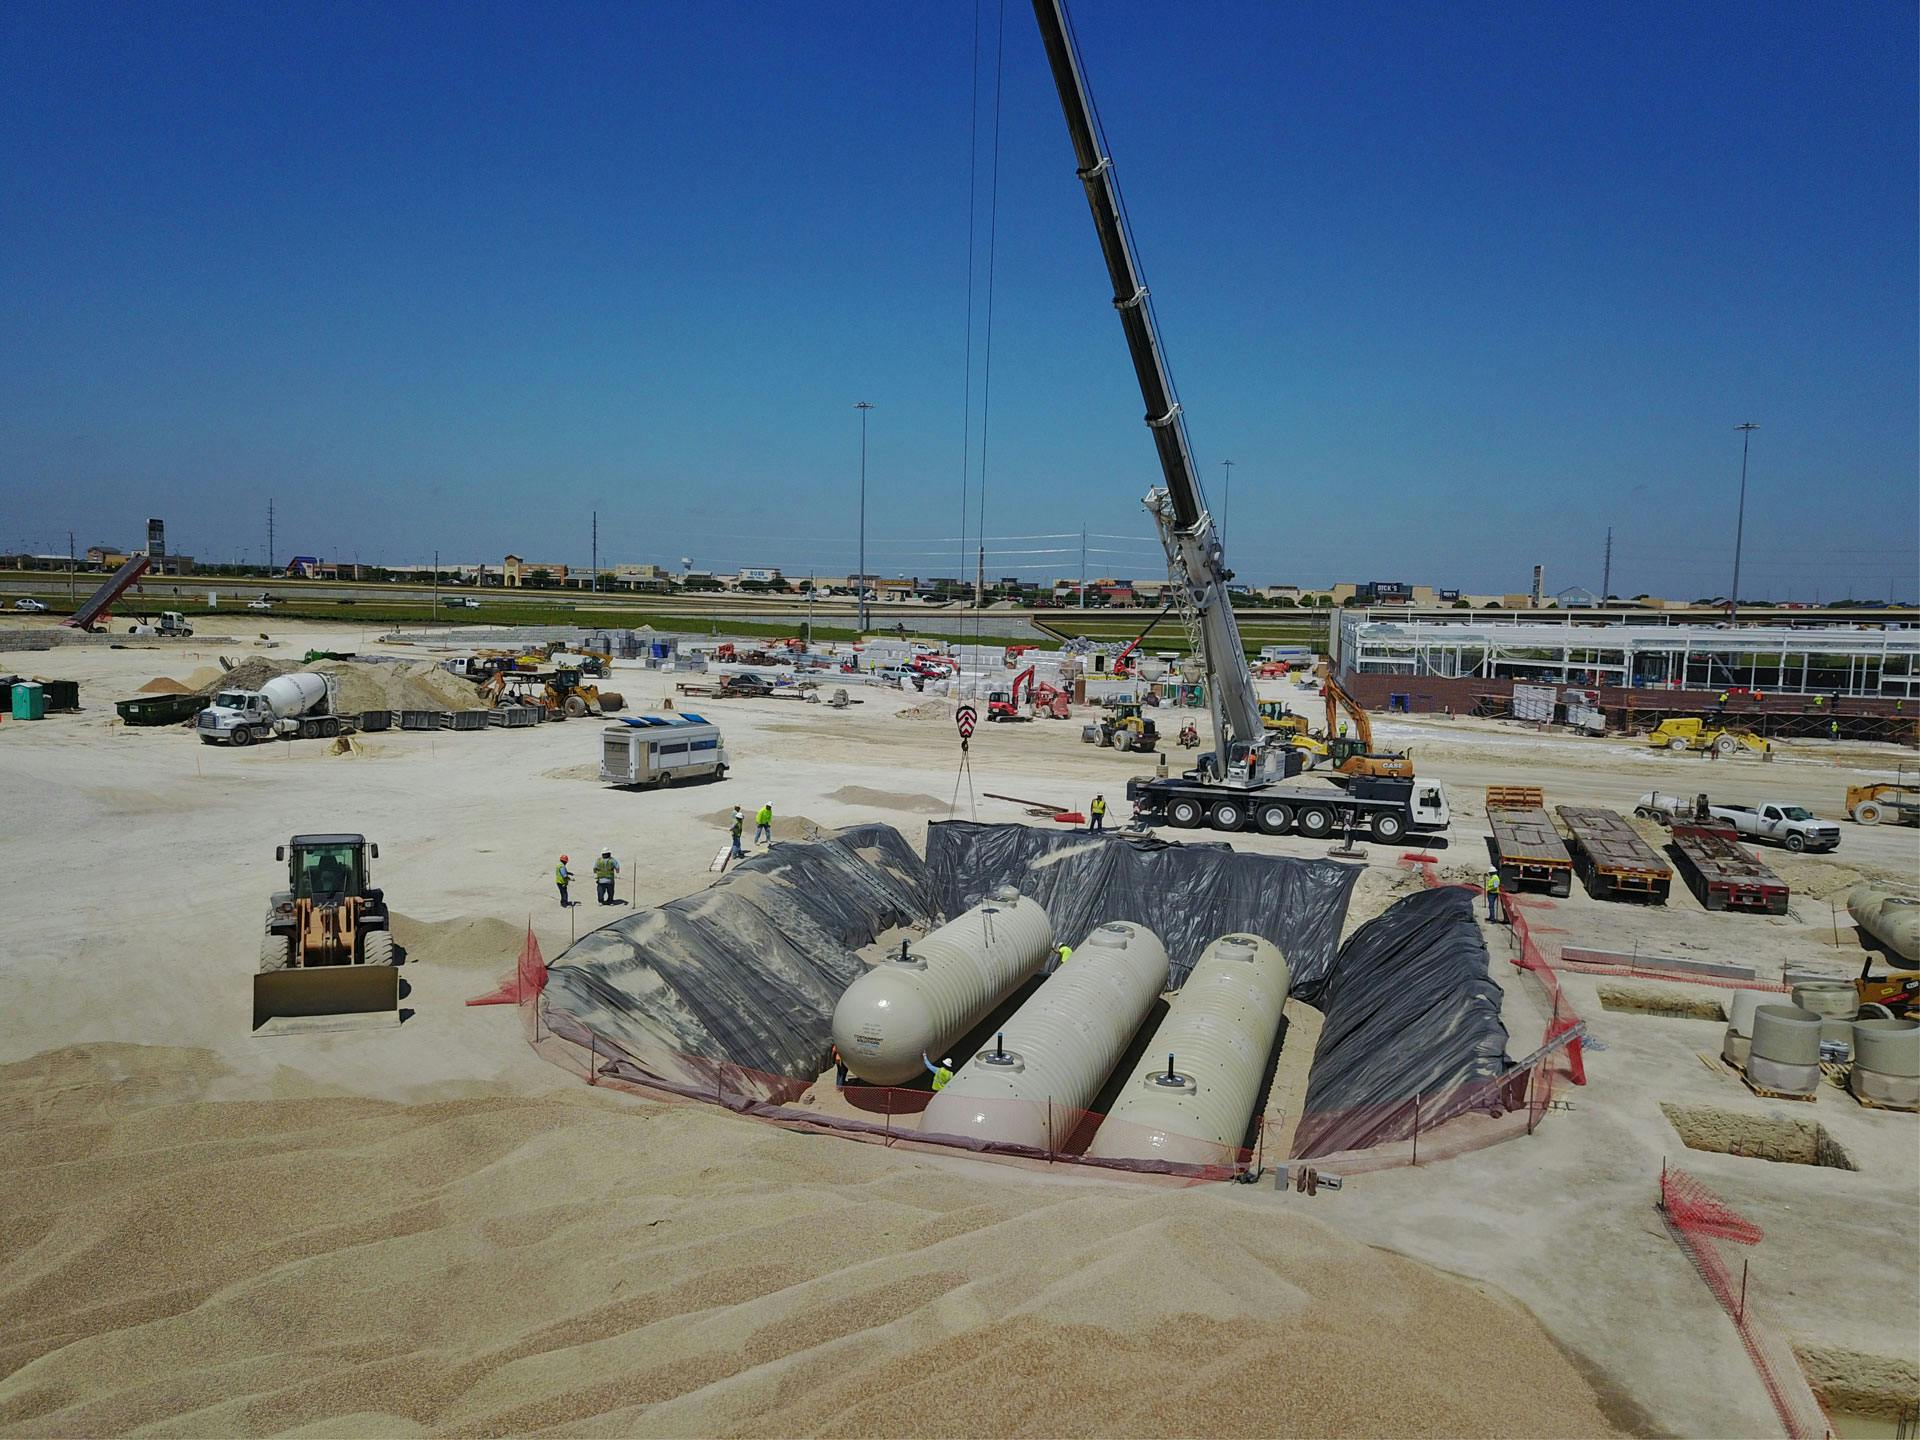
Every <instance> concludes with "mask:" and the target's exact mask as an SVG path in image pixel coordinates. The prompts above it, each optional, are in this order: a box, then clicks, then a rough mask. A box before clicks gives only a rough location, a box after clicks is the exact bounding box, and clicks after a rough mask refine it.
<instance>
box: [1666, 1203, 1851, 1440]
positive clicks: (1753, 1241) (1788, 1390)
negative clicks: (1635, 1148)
mask: <svg viewBox="0 0 1920 1440" xmlns="http://www.w3.org/2000/svg"><path fill="white" fill-rule="evenodd" d="M1659 1208H1660V1216H1661V1219H1663V1220H1664V1221H1665V1222H1666V1226H1667V1232H1668V1233H1669V1234H1670V1235H1672V1236H1673V1238H1674V1241H1675V1243H1677V1244H1678V1245H1679V1246H1680V1248H1681V1250H1682V1251H1684V1252H1685V1253H1686V1256H1687V1259H1688V1260H1690V1261H1691V1262H1692V1263H1693V1268H1694V1269H1695V1270H1696V1271H1698V1272H1699V1275H1700V1278H1701V1279H1702V1280H1704V1281H1706V1283H1707V1288H1708V1289H1709V1290H1711V1291H1712V1292H1713V1298H1714V1299H1715V1300H1717V1301H1719V1302H1720V1308H1721V1309H1723V1310H1725V1311H1726V1312H1727V1317H1728V1318H1729V1319H1730V1320H1732V1321H1733V1328H1734V1329H1735V1331H1737V1332H1738V1334H1739V1336H1740V1343H1741V1344H1742V1345H1743V1346H1744V1347H1745V1348H1746V1352H1747V1356H1748V1358H1749V1359H1751V1360H1752V1361H1753V1368H1754V1370H1755V1371H1756V1372H1758V1374H1759V1376H1760V1383H1761V1385H1762V1386H1763V1387H1765V1389H1766V1392H1767V1399H1768V1400H1769V1401H1771V1402H1772V1404H1773V1409H1774V1413H1775V1414H1776V1415H1778V1416H1779V1417H1780V1423H1781V1425H1782V1426H1784V1427H1785V1429H1786V1432H1787V1434H1788V1436H1789V1437H1791V1440H1825V1437H1829V1436H1831V1435H1832V1434H1833V1427H1832V1426H1831V1424H1829V1422H1828V1420H1827V1414H1826V1411H1825V1409H1824V1408H1822V1406H1821V1404H1820V1399H1819V1397H1818V1396H1817V1395H1815V1394H1814V1393H1813V1387H1812V1386H1811V1385H1809V1384H1808V1383H1807V1376H1806V1372H1805V1371H1804V1370H1802V1369H1801V1367H1800V1360H1799V1357H1798V1356H1796V1355H1795V1354H1794V1353H1793V1348H1792V1346H1790V1345H1788V1344H1787V1343H1786V1342H1785V1341H1784V1340H1782V1339H1780V1337H1779V1336H1778V1334H1776V1333H1775V1332H1774V1330H1773V1329H1772V1328H1771V1327H1769V1326H1767V1325H1766V1324H1765V1323H1764V1322H1763V1320H1762V1318H1761V1314H1760V1312H1761V1310H1762V1308H1763V1306H1762V1303H1761V1299H1760V1296H1759V1294H1758V1290H1757V1287H1756V1286H1754V1284H1753V1283H1752V1278H1753V1277H1752V1273H1751V1271H1750V1269H1749V1266H1748V1263H1747V1262H1746V1261H1745V1260H1742V1261H1741V1262H1740V1274H1739V1277H1738V1278H1735V1276H1734V1274H1733V1271H1732V1268H1731V1267H1730V1266H1729V1265H1728V1264H1727V1261H1726V1258H1725V1257H1724V1256H1723V1255H1722V1254H1721V1253H1720V1248H1719V1246H1717V1245H1716V1244H1715V1243H1714V1242H1715V1241H1716V1240H1727V1241H1731V1242H1733V1243H1734V1244H1737V1245H1757V1244H1759V1243H1760V1241H1761V1240H1762V1239H1763V1238H1764V1236H1763V1235H1762V1234H1761V1230H1760V1227H1759V1226H1758V1225H1756V1224H1754V1223H1753V1222H1752V1221H1751V1220H1748V1219H1746V1218H1745V1217H1744V1216H1742V1215H1740V1214H1738V1213H1737V1212H1736V1211H1735V1210H1734V1209H1733V1207H1732V1206H1730V1205H1728V1204H1727V1202H1726V1201H1724V1200H1722V1199H1721V1198H1720V1197H1719V1196H1718V1195H1715V1194H1714V1193H1713V1192H1712V1191H1711V1190H1709V1189H1707V1187H1706V1186H1704V1185H1702V1184H1701V1183H1700V1182H1699V1181H1698V1180H1696V1179H1695V1178H1694V1177H1693V1176H1691V1175H1689V1174H1687V1173H1686V1172H1685V1171H1682V1170H1676V1169H1674V1168H1672V1167H1671V1166H1667V1165H1662V1166H1661V1167H1660V1199H1659Z"/></svg>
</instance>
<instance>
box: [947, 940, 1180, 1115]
mask: <svg viewBox="0 0 1920 1440" xmlns="http://www.w3.org/2000/svg"><path fill="white" fill-rule="evenodd" d="M1166 985H1167V947H1166V946H1164V945H1162V944H1161V943H1160V937H1159V936H1157V935H1155V934H1154V933H1153V932H1152V931H1151V930H1149V929H1147V928H1146V926H1144V925H1135V924H1132V923H1130V922H1128V921H1124V920H1117V921H1114V922H1112V923H1110V924H1106V925H1102V926H1100V927H1099V928H1097V929H1096V930H1095V931H1094V932H1093V933H1092V934H1091V935H1089V936H1088V937H1087V938H1086V939H1085V940H1084V941H1082V942H1081V943H1080V944H1079V945H1078V946H1076V947H1075V948H1074V952H1073V958H1072V959H1071V960H1069V961H1068V962H1067V963H1066V964H1065V965H1062V966H1061V967H1060V968H1059V969H1058V970H1056V971H1054V973H1053V974H1052V975H1050V976H1048V977H1047V982H1046V984H1044V985H1042V986H1041V987H1040V988H1039V989H1038V990H1036V991H1034V992H1033V994H1032V996H1031V997H1029V998H1028V1000H1027V1002H1026V1004H1024V1005H1022V1006H1021V1007H1020V1008H1019V1009H1018V1010H1016V1011H1014V1012H1013V1014H1012V1015H1011V1016H1010V1017H1009V1018H1008V1020H1007V1023H1006V1025H1005V1026H1004V1027H1003V1028H1002V1030H1001V1032H1000V1037H999V1043H997V1044H996V1045H995V1046H994V1048H992V1049H988V1050H982V1051H981V1052H980V1053H979V1054H977V1055H975V1056H974V1057H973V1058H972V1059H971V1060H969V1061H968V1062H967V1063H966V1064H965V1065H963V1066H961V1067H960V1070H959V1072H958V1073H957V1074H956V1075H955V1076H954V1077H953V1079H951V1080H949V1081H948V1082H947V1085H946V1088H945V1089H943V1090H942V1091H941V1092H940V1093H939V1094H938V1095H935V1096H934V1097H933V1099H932V1100H931V1101H930V1102H929V1103H928V1105H927V1108H926V1110H925V1112H924V1113H923V1114H922V1115H921V1117H920V1131H921V1133H922V1134H926V1135H965V1136H967V1137H969V1138H971V1139H976V1140H987V1141H994V1142H997V1143H1001V1144H1012V1145H1028V1146H1031V1147H1033V1148H1034V1149H1036V1150H1046V1149H1050V1148H1052V1147H1053V1146H1054V1145H1057V1144H1058V1143H1059V1142H1060V1141H1061V1140H1063V1139H1065V1138H1066V1135H1067V1134H1068V1133H1069V1132H1070V1131H1071V1130H1072V1129H1073V1127H1074V1126H1075V1125H1077V1124H1078V1123H1079V1118H1080V1112H1081V1111H1083V1110H1084V1109H1086V1107H1087V1106H1088V1105H1089V1104H1091V1103H1092V1101H1093V1097H1094V1096H1096V1095H1098V1094H1099V1093H1100V1087H1101V1085H1103V1084H1104V1083H1105V1082H1106V1079H1107V1076H1109V1075H1111V1074H1112V1073H1113V1067H1114V1066H1115V1065H1117V1064H1119V1063H1120V1057H1121V1056H1122V1055H1124V1054H1126V1051H1127V1045H1128V1043H1129V1042H1130V1041H1131V1040H1132V1039H1133V1037H1134V1034H1135V1032H1137V1031H1138V1030H1139V1029H1140V1022H1141V1021H1142V1020H1144V1019H1146V1017H1147V1013H1148V1012H1149V1011H1150V1010H1151V1009H1152V1008H1153V1002H1154V1001H1155V1000H1157V999H1158V998H1159V997H1160V992H1161V991H1162V990H1164V989H1165V988H1166Z"/></svg>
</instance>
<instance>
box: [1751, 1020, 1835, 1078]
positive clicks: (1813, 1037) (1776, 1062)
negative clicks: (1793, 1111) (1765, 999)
mask: <svg viewBox="0 0 1920 1440" xmlns="http://www.w3.org/2000/svg"><path fill="white" fill-rule="evenodd" d="M1747 1078H1748V1079H1749V1080H1751V1081H1752V1082H1753V1083H1754V1084H1755V1085H1758V1086H1759V1087H1760V1088H1761V1089H1763V1090H1778V1091H1780V1092H1781V1093H1782V1094H1786V1095H1811V1094H1812V1093H1813V1091H1814V1089H1815V1087H1817V1086H1818V1085H1819V1083H1820V1017H1819V1016H1818V1015H1815V1014H1814V1013H1813V1012H1812V1011H1810V1010H1802V1009H1801V1008H1800V1007H1799V1006H1797V1005H1762V1006H1761V1007H1760V1008H1759V1009H1757V1010H1755V1011H1754V1012H1753V1046H1752V1048H1751V1049H1750V1050H1749V1051H1748V1054H1747Z"/></svg>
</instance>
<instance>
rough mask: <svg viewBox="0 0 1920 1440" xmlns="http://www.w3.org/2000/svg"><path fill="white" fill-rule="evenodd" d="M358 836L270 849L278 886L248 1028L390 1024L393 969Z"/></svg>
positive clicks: (369, 855) (396, 1007)
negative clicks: (282, 880)
mask: <svg viewBox="0 0 1920 1440" xmlns="http://www.w3.org/2000/svg"><path fill="white" fill-rule="evenodd" d="M379 857H380V847H379V846H378V845H369V844H368V843H367V837H366V836H364V835H296V836H294V837H293V839H292V840H290V841H289V842H288V843H287V844H285V845H282V846H279V847H278V848H277V849H276V850H275V851H274V858H275V859H276V860H283V861H285V862H286V864H287V888H286V889H285V890H282V891H279V892H278V893H276V894H275V895H274V896H273V899H272V901H271V902H270V903H269V904H268V906H267V924H266V933H265V934H264V935H263V936H262V937H261V940H260V968H259V970H258V972H257V973H256V974H255V975H254V977H253V1028H254V1030H255V1031H256V1032H262V1033H266V1034H286V1033H288V1032H292V1031H303V1030H341V1029H358V1028H361V1027H363V1026H370V1025H398V1024H399V1023H400V1019H401V1015H400V972H399V971H397V970H396V969H394V950H393V932H392V931H391V930H389V929H388V928H387V902H386V896H385V895H384V893H383V892H381V891H380V890H378V889H376V888H374V886H373V885H372V884H371V882H370V880H369V877H368V873H367V861H368V860H370V859H376V860H377V859H378V858H379Z"/></svg>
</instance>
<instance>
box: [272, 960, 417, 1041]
mask: <svg viewBox="0 0 1920 1440" xmlns="http://www.w3.org/2000/svg"><path fill="white" fill-rule="evenodd" d="M399 1023H400V972H399V971H398V970H397V969H395V968H394V967H393V966H391V965H314V966H309V967H306V968H303V969H291V970H262V971H260V972H258V973H257V974H255V975H254V977H253V1032H254V1034H256V1035H300V1034H306V1033H310V1032H312V1031H316V1030H368V1029H375V1028H379V1027H382V1026H387V1025H398V1024H399Z"/></svg>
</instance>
